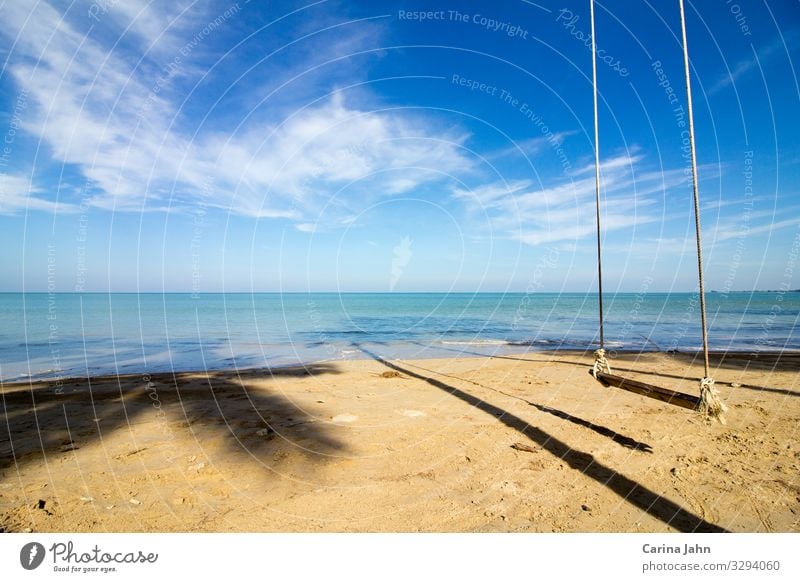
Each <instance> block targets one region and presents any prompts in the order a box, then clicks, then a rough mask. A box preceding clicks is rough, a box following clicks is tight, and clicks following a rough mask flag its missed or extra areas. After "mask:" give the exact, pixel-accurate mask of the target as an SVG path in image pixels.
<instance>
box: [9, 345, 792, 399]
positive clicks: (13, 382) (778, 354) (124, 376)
mask: <svg viewBox="0 0 800 582" xmlns="http://www.w3.org/2000/svg"><path fill="white" fill-rule="evenodd" d="M514 345H515V344H509V347H513V346H514ZM520 347H524V346H521V345H520ZM436 349H438V350H443V351H453V352H454V353H456V354H457V355H454V356H452V357H442V356H441V355H440V354H436V355H433V356H430V357H418V358H409V360H420V361H426V360H450V359H453V360H458V359H473V358H487V359H493V358H500V359H502V358H509V357H515V356H516V357H519V358H520V359H526V360H529V361H535V360H530V359H528V358H525V356H530V355H532V356H536V355H541V356H547V355H550V356H582V357H593V352H594V349H596V348H590V349H587V350H579V349H573V348H564V349H558V348H554V349H542V350H528V351H520V352H517V351H513V350H512V351H508V352H503V353H500V354H481V353H478V352H469V351H465V350H455V349H450V348H442V347H438V348H436ZM607 352H608V353H609V354H613V355H611V356H610V357H609V360H613V359H619V360H624V361H629V360H630V359H631V358H633V359H634V360H638V359H642V358H646V357H647V356H657V355H663V356H666V357H669V358H678V359H683V360H684V361H690V362H693V361H695V360H696V359H697V358H702V351H700V350H697V351H682V350H656V349H654V350H647V349H641V350H621V349H608V350H607ZM709 358H710V361H711V365H712V367H713V366H714V365H715V364H716V365H719V364H720V363H722V362H724V361H731V360H733V361H736V362H747V364H748V365H753V364H754V365H764V366H768V365H770V364H772V365H773V366H774V367H776V368H779V367H780V368H782V367H787V368H788V369H791V366H795V369H797V370H800V349H786V350H761V351H752V350H728V351H722V350H710V351H709ZM371 359H374V357H373V356H370V355H367V354H365V355H364V356H359V357H348V358H338V359H321V360H310V361H308V362H302V363H297V364H285V365H279V366H274V367H271V368H270V367H264V366H253V367H250V366H237V367H230V366H228V367H209V368H206V369H202V368H186V369H174V370H152V371H148V370H142V371H139V372H125V373H121V374H89V375H81V376H55V377H48V376H28V377H22V378H20V377H15V378H11V379H8V380H3V379H2V378H0V390H1V389H2V387H16V386H20V385H30V384H43V383H44V384H57V383H59V382H61V383H64V382H76V381H108V380H132V379H141V378H143V377H145V376H146V377H148V378H159V379H162V380H163V379H166V378H170V377H173V376H176V375H181V374H205V373H214V374H219V373H223V374H235V373H241V374H245V375H250V374H257V373H261V374H269V373H270V371H271V370H272V371H279V372H280V371H283V370H293V369H302V368H304V367H309V366H316V365H320V364H335V363H337V362H357V361H363V360H371ZM385 359H386V360H388V361H395V360H397V361H404V360H406V358H389V357H386V358H385ZM589 367H591V364H590V365H589ZM698 379H699V377H698Z"/></svg>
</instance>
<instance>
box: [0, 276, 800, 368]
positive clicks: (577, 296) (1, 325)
mask: <svg viewBox="0 0 800 582" xmlns="http://www.w3.org/2000/svg"><path fill="white" fill-rule="evenodd" d="M706 299H707V306H708V319H709V322H708V323H709V345H710V348H711V349H712V350H718V351H787V350H788V351H795V350H800V333H798V331H797V329H798V326H797V323H798V318H800V293H797V292H793V291H759V292H742V291H737V292H725V293H722V292H711V293H707V295H706ZM697 300H698V296H697V294H696V293H691V292H679V293H656V292H646V293H645V292H639V293H615V294H610V293H609V294H605V295H604V306H605V335H606V347H607V348H608V349H609V350H611V351H637V352H638V351H697V350H699V349H700V348H701V336H700V321H699V318H700V314H699V304H698V301H697ZM597 346H598V308H597V294H596V293H577V292H573V293H538V292H537V293H520V292H516V293H468V292H457V293H425V292H407V293H374V292H341V293H340V292H314V293H306V292H285V293H275V292H264V293H250V292H229V293H180V292H163V293H162V292H140V293H103V292H97V293H48V292H28V293H14V292H4V293H0V353H2V357H0V379H1V380H3V381H6V382H7V381H14V380H25V379H29V378H31V379H53V378H67V377H87V376H98V375H109V374H111V375H113V374H139V373H142V374H148V373H157V372H170V371H175V372H180V371H191V370H230V369H242V368H247V369H249V368H274V367H282V366H289V365H296V364H307V363H311V362H321V361H336V360H347V359H356V358H364V357H368V356H367V352H369V353H374V354H378V355H380V356H381V357H383V358H387V359H423V358H452V357H470V356H487V355H502V354H519V353H527V352H531V351H545V350H589V349H594V348H595V347H597Z"/></svg>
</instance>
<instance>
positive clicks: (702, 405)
mask: <svg viewBox="0 0 800 582" xmlns="http://www.w3.org/2000/svg"><path fill="white" fill-rule="evenodd" d="M679 4H680V13H681V31H682V34H683V63H684V69H685V73H686V104H687V111H688V117H689V144H690V148H691V154H692V193H693V198H694V221H695V238H696V242H697V273H698V286H699V292H700V320H701V327H702V333H703V359H704V364H705V375H704V376H703V378H702V380H700V396H699V397H698V396H693V395H691V394H685V393H683V392H675V391H673V390H668V389H666V388H660V387H658V386H653V385H652V384H648V383H646V382H639V381H637V380H631V379H629V378H624V377H622V376H617V375H616V374H612V373H611V366H610V365H609V363H608V359H607V358H606V350H605V338H604V335H603V275H602V260H601V259H602V255H601V250H600V146H599V130H598V121H597V118H598V114H597V50H596V45H595V32H594V0H590V19H591V32H592V85H593V90H594V144H595V147H594V156H595V208H596V226H597V292H598V293H597V296H598V307H599V312H600V348H599V349H598V350H597V351H595V353H594V355H595V362H594V366H593V367H592V369H591V370H589V373H590V374H591V375H592V376H594V378H595V379H596V380H597V381H598V382H600V383H601V384H603V385H605V386H613V387H615V388H621V389H623V390H627V391H628V392H633V393H635V394H640V395H642V396H646V397H648V398H654V399H656V400H660V401H662V402H667V403H669V404H672V405H675V406H680V407H683V408H688V409H690V410H697V411H699V412H700V413H701V414H705V415H706V416H707V417H709V418H713V419H715V420H718V421H719V422H724V420H723V418H722V415H723V413H724V412H725V411H726V410H727V408H726V406H725V404H724V403H723V402H722V401H721V400H720V398H719V393H718V392H717V391H716V389H715V388H714V379H713V378H711V375H710V373H709V361H708V332H707V326H706V303H705V289H704V283H703V253H702V245H701V242H700V201H699V197H698V192H697V161H696V157H695V143H694V119H693V116H692V90H691V86H690V83H689V52H688V47H687V44H686V17H685V14H684V8H683V0H679Z"/></svg>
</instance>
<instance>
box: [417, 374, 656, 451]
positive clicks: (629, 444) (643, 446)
mask: <svg viewBox="0 0 800 582" xmlns="http://www.w3.org/2000/svg"><path fill="white" fill-rule="evenodd" d="M529 361H530V360H529ZM414 367H416V368H421V369H423V370H424V369H425V368H422V367H421V366H414ZM426 371H429V372H430V371H432V370H426ZM436 374H438V375H439V376H444V377H446V378H452V379H453V380H459V381H461V382H467V383H469V384H473V385H475V386H478V387H479V388H484V389H485V390H492V391H493V392H498V393H499V394H503V395H504V396H508V397H509V398H515V399H516V400H521V401H522V402H524V403H525V404H527V405H528V406H533V407H534V408H536V409H537V410H539V411H540V412H544V413H545V414H551V415H553V416H555V417H557V418H560V419H562V420H566V421H567V422H570V423H572V424H575V425H577V426H582V427H584V428H588V429H589V430H591V431H594V432H596V433H597V434H599V435H601V436H604V437H606V438H608V439H611V440H612V441H614V442H615V443H617V444H618V445H621V446H623V447H625V448H628V449H632V450H636V451H641V452H643V453H651V454H652V452H653V447H651V446H650V445H649V444H647V443H643V442H641V441H637V440H636V439H633V438H631V437H628V436H625V435H622V434H620V433H618V432H616V431H613V430H611V429H610V428H608V427H605V426H602V425H599V424H596V423H594V422H591V421H589V420H584V419H583V418H580V417H578V416H574V415H572V414H569V413H568V412H564V411H563V410H559V409H558V408H554V407H552V406H546V405H544V404H538V403H536V402H532V401H530V400H528V399H527V398H522V397H521V396H517V395H515V394H509V393H508V392H504V391H502V390H498V389H497V388H493V387H491V386H487V385H485V384H481V383H480V382H476V381H474V380H468V379H467V378H459V377H458V376H453V375H452V374H444V373H442V372H436Z"/></svg>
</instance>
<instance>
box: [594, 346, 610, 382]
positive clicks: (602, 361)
mask: <svg viewBox="0 0 800 582" xmlns="http://www.w3.org/2000/svg"><path fill="white" fill-rule="evenodd" d="M599 372H602V373H604V374H610V373H611V366H610V365H609V364H608V360H607V359H606V351H605V350H604V349H603V348H600V349H599V350H596V351H595V352H594V366H592V376H594V378H595V380H597V379H598V378H597V374H598V373H599Z"/></svg>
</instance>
